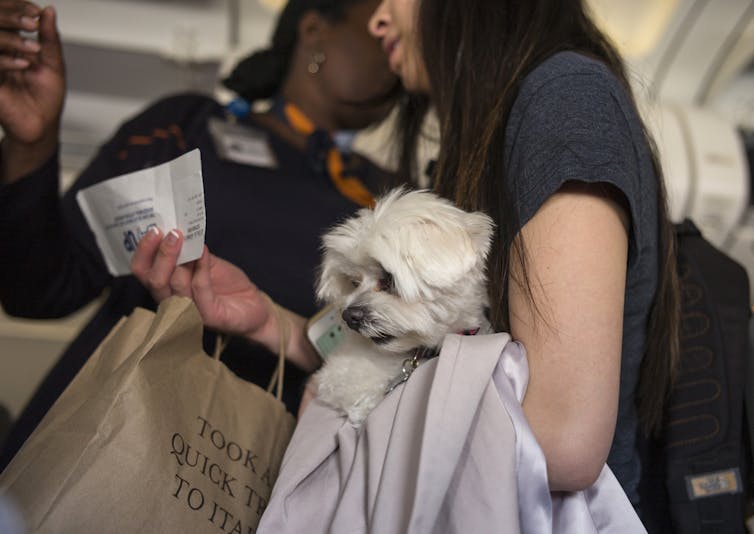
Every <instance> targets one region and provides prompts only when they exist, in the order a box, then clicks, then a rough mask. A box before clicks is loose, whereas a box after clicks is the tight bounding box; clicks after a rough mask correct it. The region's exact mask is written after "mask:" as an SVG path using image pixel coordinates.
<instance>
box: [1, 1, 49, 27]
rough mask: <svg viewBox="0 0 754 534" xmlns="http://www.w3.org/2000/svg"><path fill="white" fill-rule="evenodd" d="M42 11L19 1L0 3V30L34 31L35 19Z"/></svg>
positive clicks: (30, 3) (34, 5) (30, 4)
mask: <svg viewBox="0 0 754 534" xmlns="http://www.w3.org/2000/svg"><path fill="white" fill-rule="evenodd" d="M41 12H42V9H41V8H40V7H39V6H38V5H36V4H33V3H32V2H24V1H19V0H2V1H0V30H10V31H20V30H24V31H30V32H33V31H36V30H37V28H36V21H35V20H34V19H36V18H37V17H39V14H40V13H41Z"/></svg>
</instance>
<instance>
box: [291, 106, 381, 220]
mask: <svg viewBox="0 0 754 534" xmlns="http://www.w3.org/2000/svg"><path fill="white" fill-rule="evenodd" d="M283 114H284V115H285V118H286V120H287V121H288V124H289V125H290V126H291V128H293V129H294V130H295V131H297V132H298V133H300V134H303V135H306V136H310V135H312V134H313V133H314V132H315V131H316V127H315V126H314V123H313V122H312V121H311V120H310V119H309V117H307V116H306V115H304V113H303V112H302V111H301V110H300V109H299V108H298V107H297V106H295V105H294V104H291V103H290V102H286V103H285V104H284V106H283ZM331 145H332V146H330V147H329V148H327V153H326V157H325V164H326V166H327V174H328V176H329V177H330V180H332V183H333V185H334V186H335V188H336V189H337V190H338V191H339V192H340V194H341V195H343V196H344V197H346V198H347V199H349V200H350V201H352V202H354V203H355V204H358V205H359V206H362V207H369V208H371V207H373V206H374V196H373V195H372V193H370V192H369V190H368V189H367V188H366V186H365V185H364V184H363V183H362V181H361V180H359V179H358V178H357V177H356V176H348V175H346V172H345V165H344V164H343V157H342V155H341V153H340V151H339V150H338V148H337V147H336V146H335V144H334V143H331Z"/></svg>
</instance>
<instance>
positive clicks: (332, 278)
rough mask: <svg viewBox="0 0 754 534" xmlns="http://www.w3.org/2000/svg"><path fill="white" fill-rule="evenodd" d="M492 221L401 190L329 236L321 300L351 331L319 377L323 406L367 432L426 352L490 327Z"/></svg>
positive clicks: (320, 285) (434, 197)
mask: <svg viewBox="0 0 754 534" xmlns="http://www.w3.org/2000/svg"><path fill="white" fill-rule="evenodd" d="M492 232H493V223H492V220H491V219H490V218H489V217H488V216H487V215H485V214H483V213H479V212H475V213H469V212H465V211H463V210H461V209H459V208H457V207H455V206H454V205H452V204H451V203H450V202H448V201H447V200H444V199H442V198H440V197H438V196H437V195H435V194H433V193H430V192H428V191H409V192H407V191H405V190H404V189H402V188H399V189H396V190H393V191H391V192H390V193H388V194H387V195H386V196H384V197H383V198H381V199H379V200H378V201H377V203H376V205H375V207H374V209H373V210H370V209H362V210H360V211H359V212H358V213H357V214H356V215H354V216H353V217H352V218H350V219H348V220H346V221H345V222H344V223H342V224H340V225H339V226H337V227H335V228H334V229H332V230H331V231H330V232H328V233H327V234H325V235H324V236H323V249H324V256H323V261H322V266H321V272H320V277H319V281H318V285H317V296H318V297H319V299H320V300H322V301H323V302H325V303H328V304H332V305H333V306H335V308H336V309H337V310H338V312H339V313H341V314H342V317H343V318H344V320H345V322H346V323H347V324H348V326H350V329H348V328H347V329H346V335H345V338H344V339H343V341H342V342H341V343H340V344H339V346H338V347H337V348H336V350H335V351H334V352H333V354H332V355H330V357H329V358H328V359H327V361H326V363H325V365H324V366H323V367H322V369H320V370H319V371H318V372H317V375H316V381H317V391H318V398H319V400H320V401H322V402H324V403H325V404H328V405H330V406H332V407H334V408H336V409H337V410H338V411H340V412H341V413H343V414H345V415H347V416H348V418H349V420H350V421H351V423H352V424H353V425H354V426H359V425H361V423H362V422H363V420H364V419H365V418H366V416H367V415H368V414H369V412H370V411H371V410H372V408H373V407H374V406H375V405H376V404H377V403H378V402H379V401H380V400H381V399H382V398H383V397H384V395H385V391H386V388H387V387H388V385H389V384H390V383H391V382H392V381H393V379H394V378H395V377H397V376H398V375H399V374H400V373H401V369H402V366H403V362H404V361H405V360H406V359H407V358H410V357H411V356H412V354H413V351H414V350H415V349H417V348H419V347H428V348H437V347H439V346H440V345H441V344H442V341H443V339H444V337H445V335H446V334H448V333H458V332H461V331H464V330H467V329H474V328H479V327H482V328H487V327H488V323H487V320H486V318H485V309H486V307H487V302H488V298H487V290H486V272H485V265H486V257H487V253H488V251H489V247H490V239H491V236H492Z"/></svg>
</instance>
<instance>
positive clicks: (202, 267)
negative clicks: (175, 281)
mask: <svg viewBox="0 0 754 534" xmlns="http://www.w3.org/2000/svg"><path fill="white" fill-rule="evenodd" d="M211 272H212V255H211V254H210V252H209V249H208V248H207V245H204V250H202V256H201V258H199V259H198V260H196V265H195V267H194V276H193V278H192V279H191V290H192V293H193V296H194V302H195V303H196V307H197V309H198V310H199V313H201V314H202V316H203V317H204V315H205V311H206V310H210V309H212V305H213V304H214V298H215V294H214V292H213V291H212V281H211V278H210V274H211Z"/></svg>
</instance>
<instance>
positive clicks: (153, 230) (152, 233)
mask: <svg viewBox="0 0 754 534" xmlns="http://www.w3.org/2000/svg"><path fill="white" fill-rule="evenodd" d="M147 237H148V238H149V239H156V238H158V237H160V229H159V228H157V227H156V226H150V227H149V231H148V232H147Z"/></svg>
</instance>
